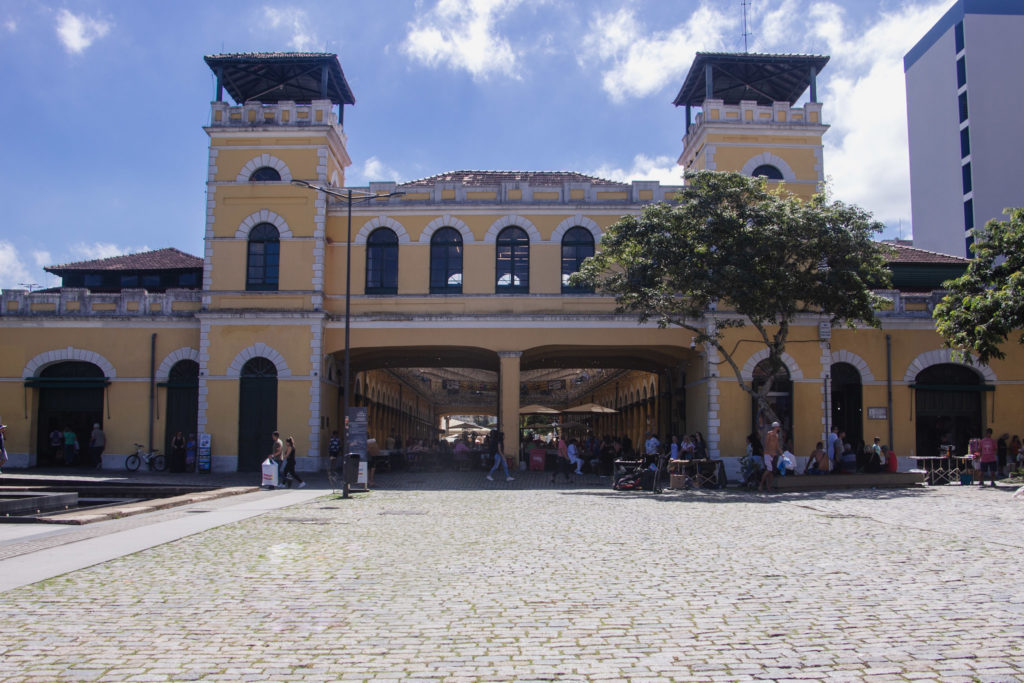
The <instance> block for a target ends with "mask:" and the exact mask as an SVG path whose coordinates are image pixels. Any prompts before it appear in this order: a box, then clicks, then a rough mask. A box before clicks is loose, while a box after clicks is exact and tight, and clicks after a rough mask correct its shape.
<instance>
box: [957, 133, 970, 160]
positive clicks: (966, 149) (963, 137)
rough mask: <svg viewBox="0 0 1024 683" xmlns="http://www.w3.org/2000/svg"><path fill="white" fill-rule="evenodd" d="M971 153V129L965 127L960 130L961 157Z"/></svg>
mask: <svg viewBox="0 0 1024 683" xmlns="http://www.w3.org/2000/svg"><path fill="white" fill-rule="evenodd" d="M970 153H971V130H970V128H964V129H963V130H961V131H960V158H961V159H964V158H966V157H967V155H969V154H970Z"/></svg>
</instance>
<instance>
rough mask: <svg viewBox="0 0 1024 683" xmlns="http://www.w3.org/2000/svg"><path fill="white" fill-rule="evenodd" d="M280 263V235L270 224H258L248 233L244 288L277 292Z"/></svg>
mask: <svg viewBox="0 0 1024 683" xmlns="http://www.w3.org/2000/svg"><path fill="white" fill-rule="evenodd" d="M280 263H281V238H280V234H279V233H278V232H277V228H275V227H274V226H273V225H272V224H270V223H260V224H259V225H257V226H255V227H253V229H252V230H250V231H249V258H248V262H247V264H246V270H245V288H246V289H247V290H249V291H277V278H278V269H279V268H280Z"/></svg>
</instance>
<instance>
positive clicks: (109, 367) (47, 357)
mask: <svg viewBox="0 0 1024 683" xmlns="http://www.w3.org/2000/svg"><path fill="white" fill-rule="evenodd" d="M68 360H77V361H83V362H85V363H92V364H93V365H95V366H96V367H98V368H99V369H100V370H102V371H103V374H104V375H105V376H106V377H111V378H113V377H117V370H115V369H114V364H113V363H111V362H110V361H109V360H107V359H106V358H104V357H103V356H101V355H100V354H98V353H96V352H95V351H88V350H86V349H76V348H75V347H73V346H69V347H67V348H66V349H54V350H53V351H46V352H45V353H40V354H39V355H38V356H35V357H34V358H33V359H32V360H30V361H29V362H28V363H26V364H25V368H24V369H23V370H22V371H21V376H22V377H23V378H28V377H35V376H36V375H38V374H39V371H40V370H42V369H43V368H45V367H46V366H48V365H53V364H54V363H60V362H62V361H68Z"/></svg>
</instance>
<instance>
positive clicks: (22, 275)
mask: <svg viewBox="0 0 1024 683" xmlns="http://www.w3.org/2000/svg"><path fill="white" fill-rule="evenodd" d="M30 282H32V275H31V272H30V269H29V267H28V266H27V265H25V263H24V262H23V261H22V260H21V257H20V256H19V255H18V250H17V249H16V248H15V247H14V245H13V244H11V243H10V242H8V241H6V240H4V241H0V289H24V288H25V285H26V284H27V283H30Z"/></svg>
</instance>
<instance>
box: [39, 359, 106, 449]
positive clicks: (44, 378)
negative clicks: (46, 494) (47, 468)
mask: <svg viewBox="0 0 1024 683" xmlns="http://www.w3.org/2000/svg"><path fill="white" fill-rule="evenodd" d="M32 384H34V385H35V386H37V387H39V422H38V426H37V434H36V444H37V458H38V460H37V462H38V463H39V464H40V465H63V464H64V462H63V460H62V459H61V458H60V457H57V458H55V457H54V449H53V448H52V447H51V446H50V432H52V431H53V430H55V429H59V430H63V429H64V428H65V427H70V428H71V431H73V432H74V433H75V435H76V436H77V437H78V443H79V445H80V450H79V456H78V459H77V461H76V462H77V463H78V464H82V463H84V462H85V453H86V449H87V448H88V447H89V436H90V435H91V434H92V426H93V425H94V424H97V423H98V424H99V425H100V426H102V425H103V389H104V387H105V386H106V385H107V380H106V377H104V375H103V371H102V370H101V369H100V368H99V367H97V366H95V365H93V364H92V363H87V362H84V361H63V362H61V363H54V364H53V365H50V366H47V367H45V368H43V370H42V371H41V372H40V373H39V376H38V377H36V378H34V381H33V382H32Z"/></svg>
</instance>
